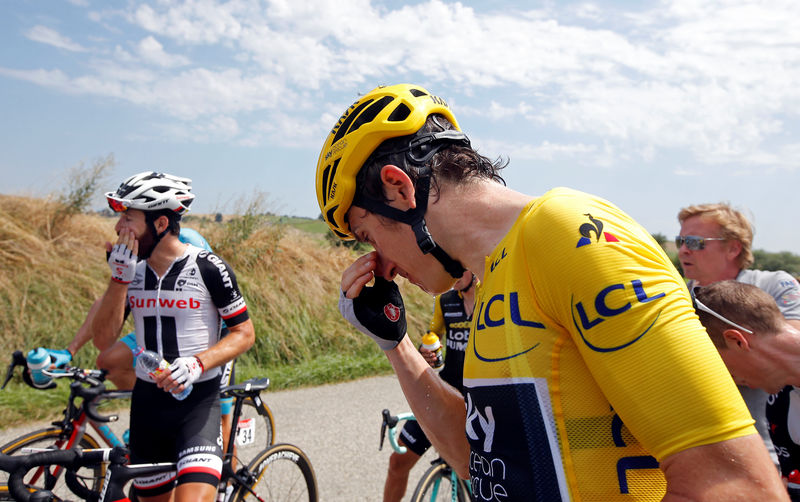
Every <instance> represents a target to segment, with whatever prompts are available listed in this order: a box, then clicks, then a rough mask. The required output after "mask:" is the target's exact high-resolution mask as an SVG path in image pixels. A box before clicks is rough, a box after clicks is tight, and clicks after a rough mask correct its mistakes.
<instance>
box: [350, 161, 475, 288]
mask: <svg viewBox="0 0 800 502" xmlns="http://www.w3.org/2000/svg"><path fill="white" fill-rule="evenodd" d="M430 183H431V175H430V168H429V167H427V166H425V167H424V168H423V173H421V175H420V177H419V178H418V180H417V190H416V196H415V199H416V202H417V207H415V208H413V209H409V210H407V211H401V210H399V209H396V208H393V207H392V206H389V205H387V204H385V203H383V202H380V201H377V200H375V199H372V198H369V197H365V196H363V195H361V194H357V195H356V197H355V198H354V199H353V205H355V206H358V207H361V208H363V209H366V210H368V211H372V212H373V213H377V214H380V215H381V216H385V217H387V218H389V219H392V220H395V221H399V222H402V223H406V224H408V225H410V226H411V229H412V230H413V231H414V236H415V237H416V239H417V246H419V249H420V250H421V251H422V253H423V254H428V253H430V254H431V255H433V257H434V258H436V259H437V260H438V261H439V263H441V264H442V267H444V269H445V270H446V271H447V273H448V274H450V275H451V276H452V277H453V278H455V279H460V278H461V276H463V275H464V271H465V269H464V267H463V265H461V263H460V262H459V261H457V260H455V259H453V258H452V257H451V256H450V255H449V254H447V252H446V251H445V250H444V249H442V248H441V247H440V246H439V245H438V244H436V241H434V240H433V236H432V235H431V233H430V231H429V230H428V226H427V225H426V224H425V213H426V211H427V210H428V192H429V191H430Z"/></svg>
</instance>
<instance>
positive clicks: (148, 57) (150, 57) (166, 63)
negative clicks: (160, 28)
mask: <svg viewBox="0 0 800 502" xmlns="http://www.w3.org/2000/svg"><path fill="white" fill-rule="evenodd" d="M136 49H137V52H138V54H139V57H141V58H142V60H144V61H145V62H148V63H152V64H155V65H157V66H161V67H164V68H174V67H176V66H185V65H187V64H189V58H187V57H185V56H181V55H172V54H167V53H166V52H165V51H164V46H163V45H161V43H159V41H158V40H156V39H155V38H153V37H151V36H149V37H145V38H143V39H142V40H141V41H139V44H138V46H137V47H136Z"/></svg>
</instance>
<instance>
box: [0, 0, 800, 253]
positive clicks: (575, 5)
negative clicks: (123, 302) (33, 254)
mask: <svg viewBox="0 0 800 502" xmlns="http://www.w3.org/2000/svg"><path fill="white" fill-rule="evenodd" d="M798 26H800V2H798V1H797V0H770V1H768V2H764V1H746V0H741V1H740V0H674V1H652V0H639V1H630V0H628V1H624V0H616V1H614V0H608V1H601V2H583V1H557V2H556V1H528V2H525V1H504V0H485V1H477V0H476V1H470V0H467V1H462V2H455V1H449V0H428V1H388V0H384V1H381V0H335V1H333V0H303V1H290V0H271V1H270V0H230V1H217V0H187V1H178V0H125V1H122V0H116V1H100V0H48V1H41V0H30V1H24V0H3V1H2V3H0V174H2V177H1V178H0V193H4V194H21V195H33V196H44V195H47V194H50V193H54V192H58V191H59V190H61V189H63V186H64V184H65V182H66V181H67V180H68V176H69V173H70V172H71V170H72V169H74V168H76V167H80V166H91V165H93V163H96V162H97V161H98V159H103V158H106V157H107V156H109V155H113V158H114V161H115V164H114V168H113V170H112V171H111V172H110V173H109V177H108V180H107V186H106V187H105V190H108V191H111V190H113V189H115V188H116V186H117V185H118V184H119V183H120V182H121V181H122V180H123V179H124V178H126V177H127V176H129V175H132V174H135V173H138V172H141V171H149V170H153V171H163V172H169V173H172V174H177V175H180V176H187V177H190V178H192V180H193V187H194V191H195V193H196V194H197V198H196V199H195V203H194V205H193V210H194V211H196V212H199V213H213V212H229V211H235V210H237V209H240V206H241V204H242V201H247V200H250V199H251V198H253V197H260V196H262V195H263V197H264V200H265V201H267V203H266V204H267V209H268V210H270V211H272V212H276V213H279V214H288V215H296V216H306V217H312V218H313V217H317V216H318V215H319V207H318V205H317V201H316V196H315V192H314V173H315V170H316V162H317V158H318V156H319V151H320V149H321V147H322V143H323V141H324V139H325V136H326V134H327V132H328V131H329V129H330V128H331V127H332V126H333V124H334V123H335V122H336V120H337V119H338V117H339V116H340V115H341V114H342V112H344V110H345V109H346V108H347V107H348V106H349V105H350V104H351V103H352V102H353V101H355V100H356V99H357V97H358V96H359V94H363V93H365V92H368V91H369V90H371V89H373V88H374V87H376V86H378V85H388V84H395V83H403V82H407V83H414V84H418V85H422V86H424V87H425V88H427V89H428V90H429V91H431V92H432V93H434V94H436V95H439V96H441V97H443V98H444V99H445V100H447V102H448V103H449V104H450V106H451V108H452V110H453V112H454V114H455V116H456V117H457V119H458V121H459V123H460V126H461V128H462V130H464V131H465V132H466V133H467V134H468V135H469V137H470V139H471V140H472V144H473V146H475V147H476V148H477V149H478V150H479V151H480V153H482V154H483V155H486V156H487V157H490V158H497V157H502V158H504V159H507V160H508V161H509V165H508V167H507V168H506V169H505V172H504V175H503V176H504V178H505V180H506V182H507V184H508V185H509V186H510V187H511V188H513V189H515V190H518V191H520V192H523V193H526V194H530V195H538V194H542V193H544V192H545V191H547V190H548V189H550V188H553V187H557V186H568V187H572V188H576V189H579V190H583V191H586V192H590V193H593V194H596V195H599V196H601V197H604V198H606V199H609V200H610V201H612V202H614V203H615V204H616V205H617V206H619V207H620V208H622V209H623V210H625V211H626V212H628V213H629V214H630V215H631V216H633V217H634V218H635V219H637V220H638V221H639V222H640V223H641V224H642V225H644V227H645V228H647V230H649V231H650V232H651V233H661V234H663V235H665V236H667V237H668V238H670V239H671V238H673V237H674V236H675V235H677V233H678V231H679V229H680V226H679V224H678V222H677V218H676V215H677V213H678V211H679V210H680V208H682V207H684V206H687V205H690V204H698V203H705V202H720V201H726V202H729V203H730V204H732V205H733V206H734V207H736V208H737V209H740V210H742V211H744V212H745V214H746V215H747V216H748V217H749V218H750V219H751V221H752V222H753V224H754V227H755V230H756V233H755V239H754V248H756V249H764V250H767V251H773V252H774V251H791V252H793V253H797V254H800V232H798V231H797V230H796V229H795V230H792V226H793V225H794V224H796V222H795V220H794V218H793V217H791V216H790V215H789V213H788V211H789V209H791V208H792V207H794V206H793V203H792V201H793V200H795V199H796V195H795V194H796V193H797V192H798V190H800V175H799V174H798V172H799V171H800V120H799V119H800V30H798V29H797V27H798ZM103 205H104V203H103V201H102V199H100V198H99V199H98V200H97V201H96V203H95V206H96V208H97V209H100V208H102V207H103Z"/></svg>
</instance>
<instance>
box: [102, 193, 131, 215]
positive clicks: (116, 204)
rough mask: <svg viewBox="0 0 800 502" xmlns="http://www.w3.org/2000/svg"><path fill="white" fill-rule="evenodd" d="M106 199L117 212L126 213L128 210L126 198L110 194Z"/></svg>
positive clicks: (109, 205)
mask: <svg viewBox="0 0 800 502" xmlns="http://www.w3.org/2000/svg"><path fill="white" fill-rule="evenodd" d="M106 200H107V201H108V207H110V208H111V210H112V211H114V212H115V213H124V212H125V211H127V210H128V205H127V203H126V201H125V200H122V199H114V198H112V197H108V196H106Z"/></svg>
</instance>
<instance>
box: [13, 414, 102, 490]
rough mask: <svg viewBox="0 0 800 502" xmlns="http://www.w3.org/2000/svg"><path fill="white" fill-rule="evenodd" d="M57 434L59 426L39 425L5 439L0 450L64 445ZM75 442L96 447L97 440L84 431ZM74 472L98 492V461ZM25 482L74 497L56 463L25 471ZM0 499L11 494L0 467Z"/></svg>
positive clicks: (60, 447) (22, 453)
mask: <svg viewBox="0 0 800 502" xmlns="http://www.w3.org/2000/svg"><path fill="white" fill-rule="evenodd" d="M60 437H61V429H60V428H59V429H57V428H55V427H50V428H48V429H40V430H38V431H34V432H31V433H29V434H25V435H23V436H20V437H18V438H17V439H14V440H12V441H9V442H8V443H6V444H5V445H3V446H2V447H0V452H2V453H5V454H6V455H25V454H26V453H27V452H25V451H24V450H25V449H26V448H50V449H54V448H57V449H63V448H66V444H67V441H66V440H62V439H60ZM78 446H80V447H81V448H99V447H100V444H99V443H98V442H97V440H96V439H95V438H94V437H92V436H90V435H88V434H87V435H84V436H83V438H81V440H80V442H79V444H78ZM77 474H78V479H80V480H81V481H82V482H83V483H84V486H86V487H87V488H89V489H90V490H92V491H96V492H99V491H100V487H101V486H102V484H103V477H104V476H105V466H104V465H102V464H101V465H98V466H96V467H93V468H82V469H80V470H79V471H77ZM25 484H26V485H29V486H30V487H31V488H32V489H39V490H42V489H46V490H50V491H51V492H53V494H55V496H56V497H58V498H59V499H60V500H65V499H75V495H73V493H72V492H71V491H70V489H69V488H67V485H66V483H65V482H64V470H63V468H61V467H58V466H48V467H47V468H46V469H45V468H43V467H42V468H39V469H34V470H31V471H29V472H28V474H27V475H26V476H25ZM0 500H12V498H11V494H10V493H9V492H8V473H5V472H2V471H0Z"/></svg>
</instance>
